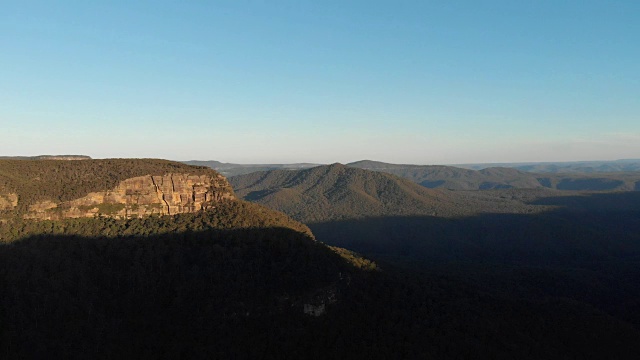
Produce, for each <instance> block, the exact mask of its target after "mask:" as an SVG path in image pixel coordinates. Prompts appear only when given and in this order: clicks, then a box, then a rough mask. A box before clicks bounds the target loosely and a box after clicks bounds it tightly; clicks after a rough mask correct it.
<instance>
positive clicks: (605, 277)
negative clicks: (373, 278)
mask: <svg viewBox="0 0 640 360" xmlns="http://www.w3.org/2000/svg"><path fill="white" fill-rule="evenodd" d="M536 203H539V204H546V205H558V206H565V207H563V208H560V209H557V210H554V211H551V212H547V213H541V214H531V215H524V214H483V215H478V216H473V217H465V218H438V217H431V216H409V217H377V218H367V219H359V220H345V221H333V222H325V223H315V224H310V225H309V227H310V228H311V229H312V231H313V232H314V234H315V236H316V237H317V239H318V240H320V241H323V242H325V243H327V244H330V245H334V246H340V247H345V248H348V249H351V250H353V251H356V252H359V253H361V254H364V255H365V256H368V257H371V258H373V259H374V260H376V261H377V262H378V263H381V264H382V267H383V268H384V264H385V263H389V264H392V265H397V266H401V267H402V268H405V269H413V270H419V271H424V272H426V273H427V274H438V275H443V276H448V277H450V278H452V279H456V280H460V281H463V282H465V283H467V284H471V285H473V286H475V287H476V288H477V289H479V290H480V291H486V292H487V293H490V294H493V295H495V296H501V297H504V298H509V299H529V300H531V299H539V300H544V299H565V300H570V301H573V302H575V303H580V304H583V305H586V306H590V307H594V308H597V309H599V310H601V311H603V312H606V313H607V314H610V315H612V316H614V317H616V318H617V319H620V320H621V321H625V322H629V323H632V324H634V326H635V327H636V328H637V329H640V193H633V192H628V193H611V194H595V195H591V196H575V197H564V196H562V197H557V198H548V199H543V200H540V201H538V202H536ZM605 204H608V206H609V207H608V208H607V207H605ZM603 209H604V210H603ZM607 209H608V210H607Z"/></svg>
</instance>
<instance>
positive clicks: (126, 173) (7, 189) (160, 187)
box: [0, 159, 235, 220]
mask: <svg viewBox="0 0 640 360" xmlns="http://www.w3.org/2000/svg"><path fill="white" fill-rule="evenodd" d="M23 164H24V165H23ZM76 164H77V165H76ZM229 199H235V195H234V192H233V188H232V187H231V185H230V184H229V183H228V182H227V179H226V178H225V177H224V176H222V175H220V174H218V173H217V172H216V171H214V170H211V169H206V168H201V167H194V166H188V165H184V164H179V163H174V162H169V161H165V160H151V159H110V160H85V161H79V162H75V161H74V162H58V161H13V162H10V161H0V219H5V220H6V219H9V218H16V217H17V218H25V219H37V220H59V219H64V218H81V217H95V216H105V217H111V218H116V219H128V218H134V217H143V216H148V215H152V214H158V215H175V214H181V213H190V212H196V211H199V210H205V209H208V208H211V207H215V204H216V203H219V202H221V201H224V200H229Z"/></svg>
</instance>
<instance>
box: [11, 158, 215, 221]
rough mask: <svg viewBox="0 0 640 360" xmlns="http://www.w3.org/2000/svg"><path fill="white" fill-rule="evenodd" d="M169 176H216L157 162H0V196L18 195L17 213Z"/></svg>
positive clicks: (205, 170)
mask: <svg viewBox="0 0 640 360" xmlns="http://www.w3.org/2000/svg"><path fill="white" fill-rule="evenodd" d="M168 173H189V174H211V175H216V174H217V173H216V172H215V171H214V170H212V169H210V168H206V167H200V166H189V165H186V164H182V163H178V162H173V161H168V160H157V159H105V160H82V161H61V160H0V192H3V193H9V192H13V193H17V194H18V195H19V197H20V201H19V203H18V210H19V211H24V210H25V209H26V208H27V207H28V206H29V205H31V204H33V203H35V202H37V201H40V200H53V201H55V202H62V201H68V200H73V199H77V198H80V197H83V196H85V195H87V194H88V193H90V192H94V191H104V190H107V189H112V188H114V187H115V186H116V185H117V184H118V183H119V182H121V181H123V180H125V179H128V178H132V177H136V176H143V175H164V174H168Z"/></svg>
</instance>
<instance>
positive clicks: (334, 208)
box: [229, 164, 532, 223]
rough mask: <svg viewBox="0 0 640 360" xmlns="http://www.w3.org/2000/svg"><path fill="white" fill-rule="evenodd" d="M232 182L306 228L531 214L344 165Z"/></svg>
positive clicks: (482, 197) (507, 203) (515, 204)
mask: <svg viewBox="0 0 640 360" xmlns="http://www.w3.org/2000/svg"><path fill="white" fill-rule="evenodd" d="M229 182H230V183H231V185H232V186H233V187H234V190H235V192H236V194H237V195H238V196H239V197H242V198H244V199H245V200H249V201H253V202H257V203H260V204H263V205H266V206H268V207H271V208H273V209H277V210H280V211H283V212H285V213H287V214H289V215H290V216H292V217H293V218H294V219H296V220H299V221H302V222H307V223H308V222H316V221H326V220H339V219H353V218H361V217H369V216H383V215H397V216H404V215H430V216H458V215H464V214H471V213H475V212H481V211H486V210H489V211H495V212H504V211H508V212H522V211H532V210H531V209H530V208H529V207H528V206H526V205H524V204H523V203H522V202H520V201H516V200H511V198H498V197H495V196H489V197H486V194H482V193H471V192H459V193H456V192H451V191H446V190H440V189H437V190H436V189H427V188H425V187H424V186H420V185H418V184H416V183H414V182H412V181H409V180H407V179H402V178H400V177H398V176H395V175H392V174H387V173H385V172H379V171H371V170H364V169H358V168H355V167H350V166H345V165H342V164H333V165H324V166H318V167H314V168H310V169H304V170H297V171H291V170H272V171H266V172H256V173H252V174H247V175H239V176H234V177H231V178H229Z"/></svg>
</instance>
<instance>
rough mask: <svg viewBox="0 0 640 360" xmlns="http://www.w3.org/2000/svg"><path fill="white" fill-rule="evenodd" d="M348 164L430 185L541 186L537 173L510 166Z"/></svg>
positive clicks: (459, 187) (479, 187)
mask: <svg viewBox="0 0 640 360" xmlns="http://www.w3.org/2000/svg"><path fill="white" fill-rule="evenodd" d="M347 166H351V167H357V168H360V169H366V170H374V171H383V172H387V173H390V174H394V175H397V176H400V177H403V178H405V179H409V180H411V181H413V182H415V183H418V184H420V185H422V186H424V187H428V188H445V189H452V190H490V189H510V188H523V189H535V188H540V187H542V185H540V183H539V182H538V181H537V180H536V177H535V176H534V175H531V174H527V173H524V172H521V171H518V170H514V169H510V168H487V169H483V170H480V171H477V170H470V169H462V168H457V167H453V166H442V165H399V164H387V163H383V162H377V161H370V160H364V161H357V162H354V163H350V164H347Z"/></svg>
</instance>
